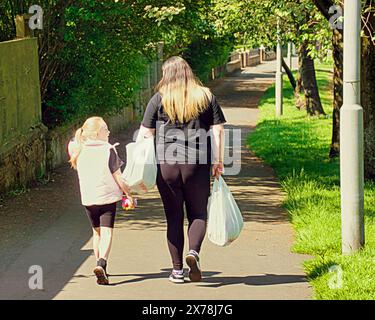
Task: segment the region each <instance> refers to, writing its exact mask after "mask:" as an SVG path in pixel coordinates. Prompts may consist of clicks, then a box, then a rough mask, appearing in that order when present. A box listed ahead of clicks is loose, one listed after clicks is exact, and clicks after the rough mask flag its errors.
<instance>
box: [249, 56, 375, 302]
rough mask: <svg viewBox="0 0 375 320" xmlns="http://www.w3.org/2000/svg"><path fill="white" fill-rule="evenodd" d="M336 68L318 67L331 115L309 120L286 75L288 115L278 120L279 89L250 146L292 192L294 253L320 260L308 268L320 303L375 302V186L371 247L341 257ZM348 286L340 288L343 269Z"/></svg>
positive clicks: (369, 213)
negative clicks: (333, 152) (332, 151)
mask: <svg viewBox="0 0 375 320" xmlns="http://www.w3.org/2000/svg"><path fill="white" fill-rule="evenodd" d="M331 69H332V66H331V64H329V63H324V64H317V79H318V83H319V90H320V95H321V100H322V104H323V107H324V110H325V112H326V113H327V117H320V118H317V117H313V118H312V117H308V116H307V115H306V111H303V110H298V109H297V108H296V107H295V106H294V96H293V90H292V88H291V86H290V84H289V82H288V79H287V78H286V77H284V91H283V92H284V100H283V101H284V103H283V105H284V113H283V116H282V117H281V118H280V119H277V118H276V117H275V97H274V87H271V88H269V89H268V90H267V92H266V93H265V95H264V96H263V98H262V99H261V101H260V105H259V108H260V110H261V116H260V121H259V123H258V126H257V128H256V130H255V132H254V133H253V134H251V136H249V138H248V143H249V147H250V148H251V149H252V150H253V151H254V152H255V153H256V154H257V155H258V156H259V157H261V158H262V159H263V160H264V161H265V162H266V163H268V164H269V165H271V166H272V167H273V168H274V169H275V171H276V173H277V175H278V178H279V179H280V183H281V185H282V188H283V189H284V191H286V193H287V198H286V199H285V202H284V207H285V208H286V209H287V210H288V213H289V217H290V219H291V222H292V224H293V227H294V228H295V230H296V239H295V244H294V247H293V251H295V252H298V253H305V254H310V255H313V256H314V259H313V260H310V261H307V262H306V263H305V265H304V266H305V270H306V272H307V274H308V277H309V279H310V281H311V283H312V284H313V287H314V297H315V298H316V299H375V221H374V216H375V185H374V184H373V183H371V182H367V183H366V186H365V232H366V246H365V249H364V250H362V251H361V252H359V253H357V254H354V255H351V256H342V255H341V209H340V188H339V186H340V180H339V178H340V176H339V174H340V173H339V159H334V160H330V159H329V157H328V152H329V145H330V141H331V134H332V132H331V130H332V118H331V115H332V96H333V94H332V85H331V83H332V73H331ZM332 266H339V267H340V268H341V270H342V286H341V287H340V288H336V287H335V285H332V284H334V283H335V277H336V276H337V275H338V271H335V272H330V267H332Z"/></svg>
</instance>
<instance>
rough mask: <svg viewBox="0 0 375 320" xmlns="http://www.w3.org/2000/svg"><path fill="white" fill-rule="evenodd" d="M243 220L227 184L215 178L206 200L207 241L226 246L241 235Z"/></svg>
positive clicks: (221, 179)
mask: <svg viewBox="0 0 375 320" xmlns="http://www.w3.org/2000/svg"><path fill="white" fill-rule="evenodd" d="M242 227H243V219H242V215H241V212H240V209H239V208H238V206H237V203H236V201H235V200H234V198H233V196H232V194H231V192H230V190H229V188H228V186H227V184H226V183H225V181H224V179H223V178H222V177H221V176H220V177H219V179H216V178H215V181H214V183H213V187H212V193H211V196H210V198H209V199H208V223H207V234H208V239H209V240H210V241H211V242H212V243H214V244H216V245H218V246H226V245H229V244H230V243H231V242H233V241H234V240H235V239H237V238H238V236H239V235H240V233H241V230H242Z"/></svg>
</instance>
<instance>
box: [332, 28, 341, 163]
mask: <svg viewBox="0 0 375 320" xmlns="http://www.w3.org/2000/svg"><path fill="white" fill-rule="evenodd" d="M332 45H333V61H334V67H333V97H334V98H333V111H332V116H333V117H332V140H331V146H330V150H329V157H330V158H333V157H336V156H338V155H339V154H340V108H341V106H342V104H343V91H342V85H343V34H342V32H340V31H339V30H337V29H335V30H334V32H333V35H332Z"/></svg>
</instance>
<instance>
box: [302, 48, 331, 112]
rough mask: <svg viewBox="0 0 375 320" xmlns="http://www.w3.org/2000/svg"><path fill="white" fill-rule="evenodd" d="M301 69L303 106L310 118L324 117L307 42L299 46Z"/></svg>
mask: <svg viewBox="0 0 375 320" xmlns="http://www.w3.org/2000/svg"><path fill="white" fill-rule="evenodd" d="M300 52H301V58H302V68H301V71H302V72H301V76H302V82H303V87H304V92H305V105H306V111H307V114H308V115H310V116H319V115H325V112H324V110H323V107H322V103H321V101H320V96H319V89H318V83H317V81H316V77H315V66H314V60H313V59H312V58H311V57H310V56H309V54H308V53H309V52H308V49H307V42H304V43H303V44H302V45H301V46H300Z"/></svg>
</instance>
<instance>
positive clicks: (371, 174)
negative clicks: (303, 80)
mask: <svg viewBox="0 0 375 320" xmlns="http://www.w3.org/2000/svg"><path fill="white" fill-rule="evenodd" d="M370 3H371V1H369V0H368V1H367V2H366V7H369V6H370ZM368 14H369V15H370V17H369V20H368V22H367V27H366V26H365V27H364V28H363V29H364V33H365V34H364V37H362V52H361V53H362V63H361V105H362V107H363V118H364V165H365V176H366V178H369V179H375V43H374V41H371V38H370V36H371V33H372V35H374V33H375V16H374V14H373V13H371V12H369V13H368ZM368 27H369V28H370V29H371V28H372V30H371V31H370V30H369V29H368Z"/></svg>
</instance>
